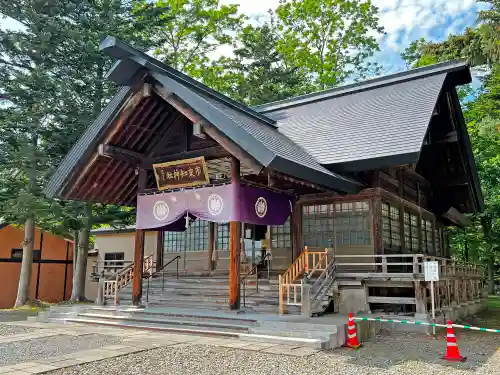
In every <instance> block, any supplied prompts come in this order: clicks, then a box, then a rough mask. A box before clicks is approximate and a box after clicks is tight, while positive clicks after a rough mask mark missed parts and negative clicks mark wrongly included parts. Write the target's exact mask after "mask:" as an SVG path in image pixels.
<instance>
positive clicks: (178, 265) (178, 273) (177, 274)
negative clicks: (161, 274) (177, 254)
mask: <svg viewBox="0 0 500 375" xmlns="http://www.w3.org/2000/svg"><path fill="white" fill-rule="evenodd" d="M179 259H180V258H177V280H179Z"/></svg>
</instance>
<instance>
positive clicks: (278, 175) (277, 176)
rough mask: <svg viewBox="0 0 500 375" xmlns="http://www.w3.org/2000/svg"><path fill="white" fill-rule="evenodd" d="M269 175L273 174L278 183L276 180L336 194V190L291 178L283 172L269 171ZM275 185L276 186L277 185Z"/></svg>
mask: <svg viewBox="0 0 500 375" xmlns="http://www.w3.org/2000/svg"><path fill="white" fill-rule="evenodd" d="M269 173H270V174H272V176H273V177H275V180H274V181H276V179H278V180H284V181H288V182H291V183H293V184H297V185H302V186H306V187H308V188H312V189H316V190H319V191H322V192H334V190H331V189H328V188H326V187H323V186H319V185H316V184H313V183H311V182H308V181H305V180H302V179H300V178H297V177H292V176H289V175H287V174H284V173H281V172H277V171H269ZM274 185H276V183H275V184H274Z"/></svg>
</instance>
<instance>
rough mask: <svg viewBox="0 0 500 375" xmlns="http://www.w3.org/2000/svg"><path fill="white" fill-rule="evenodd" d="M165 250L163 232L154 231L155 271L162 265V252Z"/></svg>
mask: <svg viewBox="0 0 500 375" xmlns="http://www.w3.org/2000/svg"><path fill="white" fill-rule="evenodd" d="M164 250H165V232H164V231H162V230H160V231H158V232H156V271H160V270H161V268H162V267H163V263H164V262H163V252H164Z"/></svg>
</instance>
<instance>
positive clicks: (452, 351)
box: [443, 320, 467, 362]
mask: <svg viewBox="0 0 500 375" xmlns="http://www.w3.org/2000/svg"><path fill="white" fill-rule="evenodd" d="M452 324H453V323H452V322H451V320H448V322H447V323H446V354H445V355H444V357H443V359H445V360H447V361H450V362H465V360H466V359H467V358H466V357H462V356H461V355H460V351H459V350H458V345H457V337H456V336H455V332H454V331H453V326H452Z"/></svg>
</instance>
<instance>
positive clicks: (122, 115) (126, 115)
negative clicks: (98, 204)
mask: <svg viewBox="0 0 500 375" xmlns="http://www.w3.org/2000/svg"><path fill="white" fill-rule="evenodd" d="M142 85H143V83H142V82H141V83H140V84H138V85H137V86H136V88H137V87H139V86H140V87H142ZM143 95H144V93H143V91H142V90H138V91H136V92H135V94H134V95H132V96H131V97H130V98H129V99H127V101H126V102H125V103H124V104H123V105H122V107H121V108H120V111H119V116H118V118H117V120H116V121H115V123H114V127H113V130H112V131H111V132H110V133H109V134H108V135H107V136H106V140H105V142H104V143H108V142H109V141H110V140H111V139H112V138H113V137H114V136H115V134H116V133H117V132H118V131H120V130H121V129H122V128H123V127H124V125H125V123H127V121H128V120H129V119H130V117H131V116H132V115H133V113H134V111H135V107H136V106H137V105H138V104H139V103H140V102H141V100H142V99H143V98H144V96H143ZM98 157H99V155H98V154H97V153H94V154H93V155H92V157H91V159H90V160H89V161H88V163H87V164H85V166H84V167H83V169H80V170H78V173H75V175H74V176H72V177H71V178H72V179H73V178H74V177H75V176H76V178H75V179H74V181H72V182H71V183H70V184H68V186H66V187H65V188H64V190H66V191H65V192H64V197H65V198H71V196H72V193H73V190H74V189H76V188H77V187H78V186H79V185H80V182H81V180H82V179H86V178H87V177H88V175H87V174H88V172H89V171H90V170H91V167H92V166H93V165H94V163H95V162H96V161H97V158H98Z"/></svg>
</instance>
